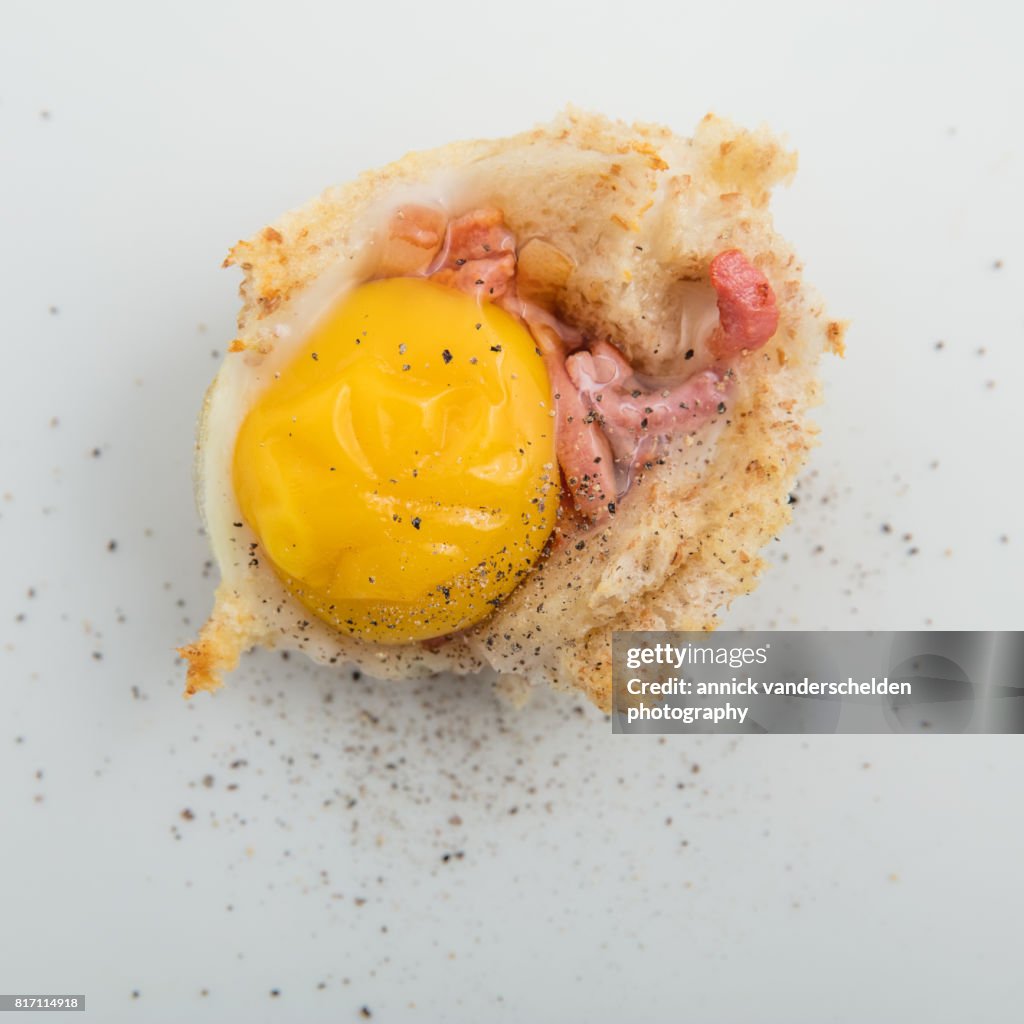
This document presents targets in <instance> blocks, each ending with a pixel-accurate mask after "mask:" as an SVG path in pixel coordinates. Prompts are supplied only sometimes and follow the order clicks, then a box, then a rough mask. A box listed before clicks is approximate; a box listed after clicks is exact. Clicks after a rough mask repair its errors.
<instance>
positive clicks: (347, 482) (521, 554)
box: [234, 278, 559, 643]
mask: <svg viewBox="0 0 1024 1024" xmlns="http://www.w3.org/2000/svg"><path fill="white" fill-rule="evenodd" d="M551 408H552V401H551V386H550V383H549V380H548V375H547V371H546V370H545V367H544V361H543V359H542V358H541V356H540V354H539V353H538V351H537V348H536V346H535V344H534V341H533V338H532V337H531V335H530V333H529V331H528V330H527V329H526V328H525V327H524V326H523V325H522V324H521V323H520V322H519V321H518V320H517V319H516V318H515V317H513V316H510V315H509V314H508V313H505V312H504V311H503V310H501V309H499V308H498V307H496V306H493V305H491V304H490V303H488V302H483V303H480V302H478V301H477V300H476V299H474V298H471V297H470V296H467V295H465V294H463V293H462V292H458V291H454V290H452V289H449V288H445V287H443V286H441V285H438V284H435V283H432V282H430V281H427V280H423V279H415V278H391V279H388V280H382V281H374V282H371V283H369V284H364V285H361V286H359V287H357V288H355V289H354V290H353V291H352V292H350V293H349V294H348V295H347V296H346V297H345V298H344V299H343V300H342V301H341V302H340V304H338V305H337V306H336V307H335V308H334V309H333V310H332V311H331V312H330V313H329V314H328V315H327V316H326V317H325V318H324V319H323V320H322V321H321V322H320V323H319V324H318V325H317V326H316V328H315V329H314V330H313V332H312V334H311V336H310V337H309V338H308V340H307V341H306V343H305V344H304V345H303V346H302V349H301V351H300V352H299V353H298V355H297V356H296V357H295V358H294V360H293V361H292V362H290V363H289V364H288V365H286V366H285V367H284V368H283V370H282V371H281V373H280V374H279V375H276V376H275V379H274V380H273V381H272V382H271V383H270V384H269V385H268V386H267V388H266V389H265V391H264V392H263V393H262V394H261V395H260V397H259V399H258V401H257V402H256V403H255V405H254V406H253V408H252V409H251V410H250V411H249V413H248V415H247V416H246V418H245V420H244V422H243V423H242V426H241V429H240V431H239V433H238V439H237V442H236V446H235V453H234V485H235V492H236V495H237V497H238V501H239V504H240V506H241V510H242V514H243V516H244V517H245V519H246V521H247V522H248V524H249V525H250V526H251V527H252V529H253V530H254V531H255V533H256V535H257V537H258V541H259V547H260V548H261V549H262V556H263V557H264V558H267V559H269V561H270V562H271V563H272V565H273V566H274V568H275V570H276V571H277V573H278V575H279V576H280V577H281V579H282V581H283V582H284V584H285V586H286V587H287V588H288V589H289V590H290V591H291V593H292V594H294V595H295V597H296V598H298V599H299V600H300V601H301V602H302V603H303V604H304V605H305V606H306V607H307V608H309V609H310V610H311V611H312V612H313V613H314V614H316V615H318V616H319V617H320V618H322V619H324V620H325V621H326V622H328V623H330V624H331V625H332V626H334V627H335V628H336V629H339V630H341V631H342V632H347V633H352V634H354V635H359V636H364V637H367V638H368V639H372V640H376V641H382V642H385V643H388V642H393V643H404V642H408V641H411V640H423V639H429V638H431V637H437V636H441V635H444V634H446V633H450V632H452V631H454V630H458V629H462V628H464V627H466V626H470V625H472V624H474V623H476V622H479V621H480V620H481V619H483V618H485V617H486V616H487V615H488V614H489V613H490V612H492V611H493V610H494V608H495V607H496V606H497V605H498V604H499V603H500V601H501V599H502V598H504V597H505V596H506V595H508V594H509V593H510V592H511V591H512V590H513V588H514V587H515V586H516V584H517V583H518V582H519V580H520V579H521V578H522V577H523V575H524V574H525V573H526V572H527V571H528V570H529V568H530V566H531V565H532V564H533V563H534V562H535V561H536V559H537V557H538V556H539V555H540V553H541V551H542V550H543V548H544V545H545V543H546V541H547V538H548V536H549V534H550V533H551V530H552V527H553V526H554V523H555V516H556V512H557V507H558V493H559V492H558V488H559V476H558V464H557V461H556V456H555V438H554V423H555V421H554V419H553V418H552V417H551Z"/></svg>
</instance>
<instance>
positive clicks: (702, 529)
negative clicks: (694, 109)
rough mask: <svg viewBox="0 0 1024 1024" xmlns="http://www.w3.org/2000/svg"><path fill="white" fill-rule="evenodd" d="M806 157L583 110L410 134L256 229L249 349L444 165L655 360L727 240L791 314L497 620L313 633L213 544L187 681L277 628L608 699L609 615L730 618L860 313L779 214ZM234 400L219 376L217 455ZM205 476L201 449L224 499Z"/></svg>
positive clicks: (764, 138) (719, 132) (384, 665)
mask: <svg viewBox="0 0 1024 1024" xmlns="http://www.w3.org/2000/svg"><path fill="white" fill-rule="evenodd" d="M795 167H796V159H795V156H794V155H793V154H791V153H789V152H787V151H786V150H785V149H783V148H782V146H781V145H780V144H779V143H778V141H777V140H776V139H775V138H774V137H773V136H772V135H771V134H770V133H769V132H768V131H767V130H764V129H760V130H757V131H747V130H744V129H741V128H737V127H736V126H734V125H732V124H730V123H729V122H727V121H725V120H723V119H720V118H718V117H715V116H713V115H708V116H707V117H705V118H704V119H703V120H702V121H701V122H700V124H699V125H698V127H697V129H696V131H695V133H694V136H693V138H692V139H683V138H680V137H678V136H675V135H673V134H672V133H671V132H669V131H668V130H667V129H665V128H662V127H658V126H653V125H627V124H624V123H622V122H617V121H610V120H608V119H606V118H604V117H601V116H599V115H595V114H587V113H583V112H581V111H578V110H575V109H569V110H566V111H565V112H564V113H563V114H561V115H560V116H559V117H557V118H556V119H555V120H554V121H552V122H551V123H550V124H547V125H544V126H541V127H539V128H536V129H534V130H532V131H529V132H525V133H523V134H521V135H517V136H513V137H511V138H506V139H497V140H477V141H471V142H459V143H453V144H451V145H448V146H443V147H441V148H439V149H435V150H431V151H428V152H422V153H410V154H408V155H407V156H405V157H403V158H402V159H401V160H398V161H397V162H395V163H393V164H390V165H389V166H387V167H384V168H382V169H380V170H377V171H370V172H367V173H366V174H363V175H361V176H360V177H359V178H357V179H356V180H355V181H353V182H351V183H349V184H347V185H342V186H338V187H335V188H331V189H328V190H327V191H326V192H325V193H323V195H321V196H320V197H318V198H317V199H314V200H313V201H312V202H310V203H308V204H307V205H306V206H303V207H301V208H300V209H298V210H294V211H292V212H291V213H288V214H286V215H285V216H284V217H282V218H280V219H279V220H278V221H276V222H275V223H274V224H272V225H270V226H269V227H266V228H264V229H263V230H262V231H260V232H259V233H257V234H256V235H254V236H253V237H252V238H250V239H248V240H247V241H242V242H239V243H238V244H237V245H236V246H235V247H234V248H233V249H232V250H231V252H230V254H229V256H228V258H227V260H226V261H225V265H237V266H239V267H241V269H242V271H243V274H244V278H243V283H242V287H241V294H242V298H243V307H242V310H241V313H240V316H239V321H238V337H237V338H236V339H235V342H233V345H234V347H235V349H236V350H238V349H246V350H252V349H256V348H258V346H259V345H261V344H265V343H266V342H265V339H266V337H267V330H266V328H267V325H268V324H269V323H273V322H274V320H275V318H276V317H279V316H280V315H281V314H282V312H283V311H286V310H287V309H288V308H289V306H290V305H291V304H293V303H295V302H296V301H298V300H299V298H300V297H301V296H302V295H303V294H304V293H306V292H308V291H309V290H310V289H311V288H312V287H313V286H314V285H315V284H316V282H318V281H319V280H321V279H322V278H323V277H324V276H325V275H327V274H329V273H331V272H332V268H336V267H337V266H338V265H339V264H343V263H347V264H349V265H350V266H351V267H352V268H353V272H354V273H355V274H357V275H358V273H359V272H360V271H359V268H360V267H361V266H363V265H366V264H367V261H370V260H372V258H373V247H374V244H375V242H374V236H373V232H372V231H369V230H368V229H367V225H368V224H370V223H371V222H372V221H373V218H374V216H375V211H376V210H379V209H381V208H383V207H385V206H387V204H388V203H389V202H394V201H395V199H394V197H396V196H399V195H403V194H407V193H409V191H410V190H415V189H416V188H418V187H422V186H424V185H425V184H427V183H433V184H432V187H435V188H439V187H443V188H447V189H449V191H450V194H451V195H452V196H456V197H457V201H458V202H459V204H460V208H459V209H453V210H451V211H450V212H451V213H453V214H458V213H461V212H463V210H464V209H469V208H473V207H474V206H478V205H488V206H497V207H499V208H500V209H501V210H502V211H503V212H504V215H505V221H506V223H507V224H508V225H509V227H510V228H511V229H512V230H513V231H514V232H515V233H516V236H517V238H518V240H519V244H520V246H521V247H522V246H523V245H524V244H525V243H527V242H529V240H530V239H533V238H537V239H543V240H544V241H546V242H547V243H550V244H551V245H553V246H554V247H556V248H557V250H558V251H560V252H561V253H564V254H566V256H567V257H568V260H569V261H571V264H572V270H571V273H569V274H568V279H567V280H566V281H565V284H564V286H562V287H560V288H559V289H558V291H557V295H556V296H554V301H555V303H556V307H557V312H558V313H559V315H560V316H561V317H563V318H564V319H565V320H567V321H568V322H569V323H571V324H573V325H574V326H576V327H579V328H580V329H581V330H582V331H583V332H584V333H585V334H586V335H587V336H589V337H592V338H607V339H608V340H610V341H612V342H613V343H614V344H616V345H618V346H619V347H620V348H621V349H622V350H623V351H624V352H625V354H626V355H627V356H628V358H629V359H630V360H631V362H632V363H633V364H634V366H636V367H638V368H640V369H642V370H644V371H645V372H648V373H655V374H656V373H665V372H667V371H668V370H669V369H670V368H671V367H672V366H673V365H675V364H676V363H678V361H679V359H680V358H681V351H680V337H679V334H680V332H679V322H680V316H681V312H682V303H683V302H684V289H682V288H680V284H681V283H682V282H687V281H693V280H700V279H702V278H703V279H706V277H707V271H708V265H709V263H710V261H711V259H713V258H714V256H715V255H716V254H717V253H719V252H721V251H722V250H724V249H729V248H739V249H741V250H742V251H743V252H744V253H745V254H746V256H747V257H748V258H749V259H750V260H751V262H753V263H754V264H755V265H756V266H757V267H758V268H759V269H760V270H761V271H762V272H763V273H764V274H765V275H766V276H767V278H768V280H769V281H770V283H771V285H772V288H773V289H774V291H775V295H776V297H777V301H778V307H779V313H780V323H779V329H778V331H777V333H776V335H775V337H774V338H773V339H772V340H771V341H770V342H769V343H768V344H767V345H766V346H765V347H764V348H762V349H760V350H758V351H757V352H752V353H748V354H746V355H744V356H742V357H740V361H739V362H738V363H737V370H738V385H737V387H736V389H735V392H734V394H733V395H732V398H731V401H730V415H729V417H728V422H727V423H725V424H724V425H722V426H721V427H719V428H717V429H715V430H714V431H712V430H711V429H710V428H709V430H708V431H707V432H706V433H704V434H701V435H698V439H697V441H696V443H692V441H693V439H692V438H691V439H690V441H691V443H690V444H688V445H687V444H680V445H678V446H674V447H673V450H672V451H671V452H670V453H669V454H668V455H667V457H666V459H665V463H664V465H660V466H657V467H655V468H654V469H653V470H651V471H650V472H647V473H645V474H643V476H642V478H641V479H640V480H639V481H638V482H636V483H635V484H634V487H633V493H631V494H627V496H626V498H625V499H624V500H623V501H622V502H620V504H619V507H618V509H617V510H616V514H615V515H614V516H613V517H611V518H610V519H609V520H608V521H606V522H605V523H604V524H603V525H600V526H598V527H595V528H593V529H590V530H589V531H588V532H586V533H583V534H580V536H579V541H582V544H580V543H579V542H578V541H577V540H576V538H575V537H574V538H573V541H574V542H573V543H561V544H557V545H554V546H553V547H552V550H551V552H550V553H549V555H548V556H547V557H546V558H545V559H544V560H543V561H542V563H541V564H539V565H538V566H537V567H536V568H535V569H533V570H532V571H531V573H530V574H529V576H528V577H527V578H526V579H525V580H524V582H523V583H522V584H521V585H520V586H519V587H518V588H517V589H516V590H515V591H514V592H513V594H512V595H511V596H510V597H509V598H508V599H506V600H505V601H504V602H503V604H502V605H501V607H500V608H498V609H497V611H496V612H495V613H494V614H493V615H492V616H491V617H490V618H489V619H487V620H486V621H485V622H483V623H481V624H479V625H478V626H476V627H473V628H471V629H469V630H467V631H465V632H464V633H462V634H460V635H458V636H456V637H453V638H450V639H447V640H445V641H444V642H443V643H430V644H407V645H399V646H395V645H387V646H385V645H380V644H375V643H370V642H367V641H361V640H355V639H351V638H347V637H342V636H340V635H337V634H335V633H333V631H330V630H329V629H328V627H326V626H323V625H322V624H318V625H317V626H315V627H313V628H312V629H306V630H298V631H296V630H295V629H293V628H291V626H290V625H289V623H288V621H287V620H288V616H289V615H292V614H294V615H301V614H302V613H301V611H298V610H297V609H298V608H299V606H298V605H296V604H295V603H294V600H293V599H292V598H290V596H288V595H287V593H286V592H285V591H284V588H283V587H280V585H279V584H278V586H279V589H280V592H281V598H280V600H279V601H277V602H276V609H275V611H274V614H270V612H268V611H267V609H266V605H267V602H266V601H263V602H262V603H261V604H260V605H255V604H253V603H252V602H249V603H247V587H246V584H245V581H246V575H245V573H244V572H241V571H240V570H238V569H237V566H236V568H235V569H234V570H232V571H229V567H228V566H227V565H226V562H227V561H228V559H227V558H226V556H225V553H224V552H221V551H217V550H215V554H216V555H217V559H218V562H219V563H220V565H221V569H222V573H223V576H224V582H223V583H222V586H221V588H220V589H219V590H218V599H217V604H216V606H215V608H214V611H213V614H212V616H211V619H210V621H209V622H208V623H207V624H206V626H205V627H204V629H203V631H202V634H201V636H200V638H199V639H198V641H197V642H196V643H195V644H193V645H191V646H190V647H188V648H183V649H182V651H181V653H182V654H183V656H184V657H186V658H187V659H188V660H189V666H190V667H189V681H188V692H190V693H193V692H195V691H196V690H200V689H213V688H215V687H216V686H217V685H219V683H220V676H221V673H222V671H223V670H225V669H228V668H230V667H233V664H234V662H236V661H237V657H238V653H239V651H240V650H243V649H245V648H246V647H249V646H253V645H254V644H265V645H268V646H273V645H284V646H289V647H295V648H300V649H303V650H306V651H307V653H309V654H310V655H311V656H312V657H314V658H315V659H316V660H320V661H329V662H354V663H357V664H359V665H360V666H362V667H363V668H365V669H366V670H367V671H369V672H370V673H372V674H375V675H378V676H386V677H391V678H408V677H413V676H422V675H424V674H427V673H433V672H439V671H445V670H448V671H452V672H455V673H458V674H468V673H473V672H477V671H479V670H481V669H486V668H490V669H494V670H496V671H497V672H498V673H499V674H500V675H502V676H505V677H518V678H520V679H525V680H528V681H529V683H531V684H536V683H540V682H547V683H550V684H551V685H554V686H557V687H560V688H564V689H576V690H579V691H581V692H582V693H584V694H586V695H587V697H588V698H589V699H590V700H592V701H593V702H594V703H595V704H596V705H598V707H601V708H603V709H605V710H608V708H609V706H610V702H611V637H612V632H613V631H615V630H628V629H644V630H651V629H687V630H710V629H714V628H715V626H716V625H717V622H718V615H719V613H720V611H721V610H722V609H723V608H724V607H725V606H727V605H728V603H729V602H730V601H731V600H732V599H733V598H734V597H735V596H736V595H738V594H743V593H747V592H748V591H750V590H751V589H753V587H754V586H755V584H756V581H757V577H758V575H759V574H760V572H761V570H762V569H763V568H764V565H765V562H764V560H763V559H762V558H761V556H760V555H759V551H760V549H761V548H762V547H763V546H764V544H765V543H767V542H768V541H769V540H770V539H772V538H773V537H774V536H775V535H776V534H777V533H778V531H779V530H780V529H781V528H782V527H783V526H784V525H785V524H786V523H787V522H788V521H789V519H790V511H789V505H788V495H789V491H790V489H791V487H792V485H793V481H794V479H795V477H796V474H797V472H798V471H799V469H800V467H801V465H802V464H803V463H804V461H805V459H806V456H807V453H808V451H809V449H810V448H811V446H812V445H813V443H814V441H815V436H816V428H815V426H814V424H813V423H812V422H811V421H810V419H809V418H808V415H807V413H808V410H809V409H810V408H811V407H812V406H813V405H815V404H816V403H817V402H818V401H819V399H820V386H819V383H818V380H817V376H816V369H817V363H818V360H819V357H820V356H821V354H822V353H823V352H825V351H833V352H836V353H841V351H842V338H843V332H844V325H843V324H842V323H840V322H838V321H835V320H829V319H828V318H827V316H826V314H825V312H824V308H823V305H822V303H821V301H820V299H819V298H818V296H817V295H816V293H814V292H813V291H812V290H811V289H810V288H808V286H806V285H805V284H804V282H803V279H802V268H801V266H800V264H799V262H798V260H797V258H796V256H795V254H794V253H793V251H792V250H791V248H790V247H789V245H788V244H787V243H786V242H785V241H784V240H783V239H781V238H780V237H779V236H778V235H777V234H776V233H775V231H774V228H773V226H772V221H771V217H770V214H769V212H768V200H769V196H770V192H771V188H772V187H773V186H774V185H775V184H777V183H779V182H781V181H786V180H788V179H789V178H790V177H791V176H792V174H793V172H794V171H795ZM453 169H455V170H454V173H453ZM438 182H448V183H449V184H447V185H443V186H441V185H438ZM451 182H454V185H453V184H451ZM567 265H568V264H567ZM228 358H229V359H231V358H232V356H230V355H229V357H228ZM216 400H217V386H216V383H215V385H214V387H213V388H211V393H210V395H208V398H207V402H206V405H205V406H204V409H205V410H206V412H204V416H203V418H202V420H201V423H200V430H199V448H200V453H202V449H203V446H204V445H205V444H207V443H208V441H209V436H208V434H209V431H208V429H207V423H208V420H209V416H208V411H209V409H210V407H211V403H214V402H216ZM209 487H210V481H209V480H207V479H205V478H204V475H203V472H202V469H201V470H200V473H199V478H198V480H197V492H198V494H199V500H200V505H201V507H203V506H204V505H205V506H206V508H205V513H206V514H208V513H209V511H210V508H209V502H208V501H207V495H208V493H209ZM263 571H264V573H266V570H265V569H264V570H263ZM264 583H266V581H265V580H264ZM268 585H272V584H268ZM270 603H271V604H274V603H275V602H270ZM292 605H294V608H292V607H291V606H292ZM282 609H283V611H282ZM282 615H283V617H284V619H285V622H284V623H283V624H282V622H281V621H280V620H281V619H282Z"/></svg>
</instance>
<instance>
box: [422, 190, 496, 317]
mask: <svg viewBox="0 0 1024 1024" xmlns="http://www.w3.org/2000/svg"><path fill="white" fill-rule="evenodd" d="M515 251H516V236H515V235H514V234H512V232H511V231H509V229H508V227H507V226H506V224H505V217H504V214H502V212H501V210H494V209H481V210H473V211H471V212H470V213H467V214H465V215H464V216H462V217H456V218H455V219H454V220H453V221H452V222H451V223H450V224H449V225H448V251H447V253H446V254H445V259H444V263H443V264H442V265H441V267H440V268H439V269H438V270H436V271H434V273H433V274H431V278H432V280H434V281H437V282H438V283H439V284H444V285H447V286H448V287H450V288H458V289H459V290H460V291H463V292H466V293H467V294H469V295H477V296H479V297H481V298H483V299H499V298H501V296H503V295H504V294H505V292H506V291H507V290H508V288H509V285H510V284H511V283H512V280H513V278H514V277H515V276H516V255H515Z"/></svg>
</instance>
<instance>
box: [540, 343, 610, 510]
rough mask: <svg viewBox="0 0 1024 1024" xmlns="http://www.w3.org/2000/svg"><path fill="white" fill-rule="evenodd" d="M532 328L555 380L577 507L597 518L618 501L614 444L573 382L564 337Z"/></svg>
mask: <svg viewBox="0 0 1024 1024" xmlns="http://www.w3.org/2000/svg"><path fill="white" fill-rule="evenodd" d="M530 326H531V328H532V330H533V336H534V338H535V339H536V341H537V347H538V348H539V349H540V352H541V355H542V356H543V357H544V363H545V365H546V366H547V370H548V376H549V377H550V378H551V388H552V391H553V393H554V398H555V448H556V452H557V455H558V464H559V465H560V466H561V467H562V473H563V474H564V476H565V482H566V485H567V486H568V488H569V490H570V491H571V492H572V496H573V500H574V503H575V505H576V507H577V508H578V509H579V510H580V511H581V512H582V513H583V514H584V515H586V516H588V517H590V518H596V517H597V516H599V515H601V514H603V513H604V512H605V510H606V509H607V508H608V505H609V504H610V503H612V502H614V501H615V498H616V486H615V457H614V455H613V454H612V447H611V443H610V442H609V440H608V437H607V435H606V434H605V432H604V431H603V430H602V429H601V427H600V425H599V424H598V422H597V417H596V415H595V414H594V413H593V412H592V411H591V410H590V409H589V408H587V405H586V404H585V403H584V401H583V396H582V395H581V394H580V392H579V389H578V388H577V387H576V386H575V385H574V384H573V382H572V380H571V379H570V377H569V374H568V372H567V370H566V358H565V345H564V343H563V342H562V339H561V338H560V337H559V336H558V332H557V331H555V330H554V328H552V327H549V326H548V325H547V324H541V323H534V324H531V325H530Z"/></svg>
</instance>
